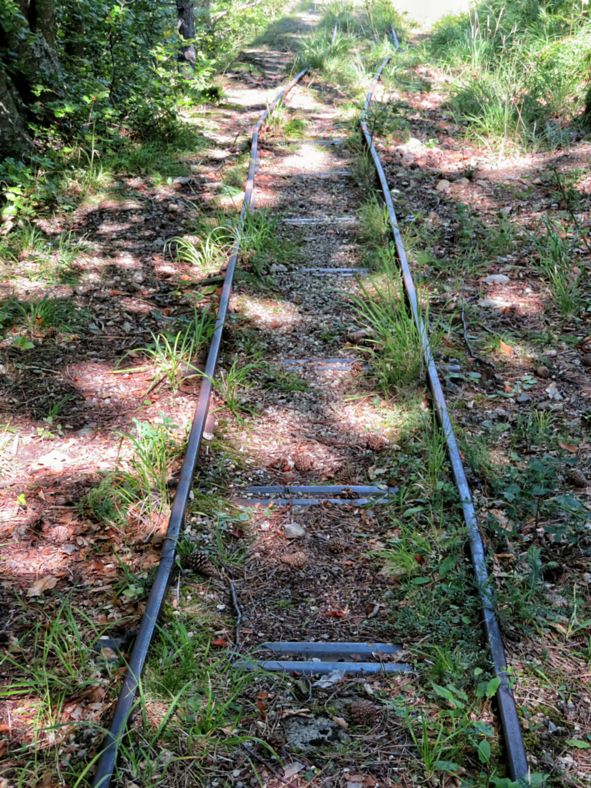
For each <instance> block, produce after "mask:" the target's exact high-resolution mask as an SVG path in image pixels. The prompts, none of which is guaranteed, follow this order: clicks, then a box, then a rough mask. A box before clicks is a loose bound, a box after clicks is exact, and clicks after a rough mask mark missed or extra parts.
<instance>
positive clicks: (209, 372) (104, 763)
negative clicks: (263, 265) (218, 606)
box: [93, 69, 307, 788]
mask: <svg viewBox="0 0 591 788" xmlns="http://www.w3.org/2000/svg"><path fill="white" fill-rule="evenodd" d="M306 71H307V69H304V70H303V71H300V73H299V74H297V75H296V76H295V77H294V79H292V80H291V82H289V83H288V84H287V85H286V86H285V87H284V88H283V89H282V90H280V91H279V93H278V94H277V95H276V96H275V98H274V100H273V101H272V103H271V104H270V105H269V106H268V107H267V109H266V110H264V111H263V112H262V113H261V116H260V118H259V120H258V122H257V124H256V125H255V127H254V129H253V132H252V138H251V148H250V164H249V168H248V177H247V180H246V189H245V193H244V202H243V203H242V209H241V211H240V217H239V221H238V228H237V233H236V240H235V241H234V245H233V248H232V254H231V256H230V259H229V261H228V266H227V268H226V275H225V278H224V284H223V287H222V293H221V296H220V303H219V307H218V313H217V319H216V324H215V329H214V333H213V338H212V340H211V345H210V348H209V354H208V356H207V362H206V364H205V369H204V372H203V380H202V383H201V389H200V391H199V399H198V401H197V407H196V409H195V413H194V416H193V423H192V426H191V432H190V434H189V440H188V443H187V448H186V451H185V456H184V459H183V464H182V467H181V472H180V477H179V483H178V487H177V490H176V494H175V496H174V501H173V504H172V511H171V515H170V520H169V522H168V529H167V532H166V538H165V540H164V544H163V546H162V552H161V555H160V563H159V565H158V570H157V573H156V577H155V579H154V583H153V585H152V588H151V590H150V595H149V597H148V601H147V604H146V609H145V612H144V615H143V617H142V620H141V623H140V628H139V631H138V634H137V637H136V639H135V643H134V646H133V650H132V652H131V656H130V658H129V664H128V667H127V673H126V675H125V679H124V682H123V688H122V690H121V693H120V695H119V699H118V701H117V706H116V708H115V713H114V715H113V720H112V722H111V727H110V729H109V732H108V733H107V737H106V747H105V748H104V750H103V752H102V753H101V756H100V759H99V763H98V768H97V771H96V774H95V777H94V781H93V786H95V788H99V787H100V788H108V786H109V785H110V784H111V780H112V778H113V772H114V771H115V766H116V763H117V756H118V753H119V746H120V744H121V741H122V739H123V737H124V735H125V731H126V729H127V723H128V720H129V716H130V714H131V712H132V710H133V705H134V702H135V697H136V694H137V690H138V686H139V682H140V679H141V675H142V672H143V669H144V666H145V664H146V659H147V656H148V650H149V648H150V644H151V642H152V639H153V637H154V633H155V631H156V627H157V623H158V618H159V616H160V611H161V609H162V605H163V603H164V599H165V596H166V591H167V589H168V585H169V582H170V578H171V575H172V572H173V569H174V566H175V559H176V550H177V544H178V540H179V535H180V533H181V529H182V527H183V523H184V519H185V512H186V509H187V503H188V501H189V495H190V492H191V486H192V484H193V476H194V473H195V469H196V466H197V462H198V457H199V449H200V447H201V439H202V437H203V432H204V429H205V421H206V419H207V413H208V410H209V402H210V398H211V393H212V389H213V376H214V374H215V370H216V366H217V361H218V356H219V352H220V344H221V341H222V334H223V330H224V323H225V320H226V314H227V311H228V304H229V301H230V294H231V291H232V283H233V280H234V273H235V270H236V265H237V262H238V256H239V253H240V238H241V235H242V231H243V229H244V223H245V220H246V215H247V213H248V212H250V210H251V208H252V194H253V189H254V176H255V172H256V166H257V162H258V144H259V134H260V132H261V130H262V129H263V127H264V125H265V123H266V121H267V118H268V117H269V115H270V114H271V113H272V112H273V110H274V109H275V108H276V107H277V105H278V104H279V102H280V101H282V99H283V98H285V96H286V95H287V94H288V93H289V91H290V90H291V89H292V88H293V87H294V86H295V85H296V84H297V83H298V82H299V81H300V79H301V78H302V77H303V76H304V74H305V73H306Z"/></svg>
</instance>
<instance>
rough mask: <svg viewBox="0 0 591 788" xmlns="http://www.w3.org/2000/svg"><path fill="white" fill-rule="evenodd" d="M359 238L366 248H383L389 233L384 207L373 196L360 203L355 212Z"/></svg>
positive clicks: (386, 212) (388, 221)
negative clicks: (357, 220)
mask: <svg viewBox="0 0 591 788" xmlns="http://www.w3.org/2000/svg"><path fill="white" fill-rule="evenodd" d="M357 216H358V219H359V237H360V239H361V240H362V241H363V242H364V244H365V245H366V246H369V247H371V248H373V249H376V248H380V249H381V248H383V247H384V241H385V240H386V238H387V237H388V235H389V233H390V220H389V218H388V211H387V210H386V206H385V205H383V203H382V202H380V200H379V199H378V198H377V197H376V196H375V195H374V196H372V197H370V198H369V199H368V200H366V201H365V202H364V203H362V205H361V207H360V208H359V211H358V212H357Z"/></svg>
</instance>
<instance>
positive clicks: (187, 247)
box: [165, 227, 232, 273]
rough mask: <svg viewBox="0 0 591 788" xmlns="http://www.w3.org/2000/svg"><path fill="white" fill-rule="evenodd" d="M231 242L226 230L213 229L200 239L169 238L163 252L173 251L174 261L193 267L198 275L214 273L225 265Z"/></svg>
mask: <svg viewBox="0 0 591 788" xmlns="http://www.w3.org/2000/svg"><path fill="white" fill-rule="evenodd" d="M231 241H232V236H231V233H230V232H229V231H228V229H227V228H225V227H215V228H214V229H213V230H210V231H209V232H208V233H207V234H206V235H205V237H204V238H202V239H195V238H186V237H175V238H170V239H169V240H168V241H167V242H166V245H165V250H167V251H168V252H169V253H171V252H173V251H174V256H175V259H176V260H179V261H180V262H183V263H188V264H189V265H193V266H195V268H197V269H198V270H199V272H200V273H215V272H216V271H219V270H220V269H221V268H222V267H223V266H224V265H225V263H226V260H227V257H228V251H229V249H230V245H231Z"/></svg>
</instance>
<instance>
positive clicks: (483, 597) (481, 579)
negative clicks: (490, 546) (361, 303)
mask: <svg viewBox="0 0 591 788" xmlns="http://www.w3.org/2000/svg"><path fill="white" fill-rule="evenodd" d="M393 43H394V46H395V48H396V49H398V46H399V44H398V39H397V38H394V37H393ZM389 60H390V58H389V57H387V58H385V59H384V61H383V62H382V63H381V65H380V67H379V69H378V71H377V72H376V75H375V78H374V81H373V83H372V86H371V89H370V91H369V93H368V94H367V97H366V99H365V105H364V108H363V112H362V114H361V130H362V133H363V137H364V140H365V143H366V145H367V149H368V151H369V153H370V155H371V158H372V160H373V163H374V166H375V169H376V173H377V176H378V179H379V183H380V187H381V191H382V196H383V198H384V202H385V205H386V209H387V212H388V218H389V221H390V227H391V229H392V236H393V238H394V244H395V247H396V254H397V256H398V263H399V266H400V271H401V274H402V280H403V284H404V291H405V295H406V299H407V302H408V305H409V308H410V311H411V314H412V317H413V319H414V322H415V325H416V327H417V330H418V332H419V336H420V341H421V347H422V351H423V357H424V360H425V365H426V367H427V378H428V381H429V386H430V389H431V393H432V396H433V402H434V405H435V411H436V413H437V418H438V421H439V424H440V426H441V429H442V431H443V435H444V437H445V442H446V444H447V453H448V457H449V461H450V464H451V467H452V472H453V476H454V479H455V483H456V488H457V490H458V493H459V496H460V501H461V504H462V510H463V515H464V522H465V524H466V528H467V531H468V540H469V545H470V556H471V560H472V566H473V568H474V575H475V578H476V584H477V587H478V593H479V596H480V603H481V607H482V614H483V621H484V628H485V631H486V636H487V640H488V647H489V651H490V657H491V660H492V664H493V668H494V672H495V676H496V677H497V678H498V679H499V681H500V685H499V688H498V690H497V693H496V702H497V706H498V713H499V718H500V721H501V728H502V731H503V739H504V742H505V751H506V754H507V764H508V766H509V771H510V774H511V778H512V779H513V780H523V779H526V778H527V777H528V774H529V767H528V763H527V755H526V752H525V746H524V744H523V737H522V733H521V726H520V723H519V717H518V714H517V707H516V705H515V698H514V696H513V692H512V690H511V685H510V681H509V677H508V674H507V660H506V657H505V647H504V645H503V637H502V635H501V629H500V627H499V622H498V619H497V614H496V609H495V600H494V592H493V588H492V581H491V578H490V576H489V573H488V569H487V566H486V555H485V549H484V543H483V541H482V535H481V533H480V529H479V527H478V520H477V517H476V509H475V507H474V502H473V500H472V493H471V491H470V486H469V484H468V480H467V478H466V472H465V470H464V465H463V463H462V459H461V456H460V452H459V449H458V444H457V441H456V436H455V433H454V430H453V426H452V423H451V419H450V416H449V411H448V408H447V402H446V400H445V395H444V393H443V388H442V386H441V381H440V379H439V374H438V372H437V367H436V365H435V360H434V358H433V353H432V351H431V345H430V343H429V336H428V333H427V329H426V327H425V323H424V321H423V318H422V316H421V309H420V305H419V300H418V297H417V291H416V287H415V284H414V281H413V277H412V272H411V269H410V265H409V262H408V257H407V255H406V250H405V248H404V243H403V241H402V236H401V234H400V229H399V227H398V219H397V217H396V211H395V209H394V202H393V200H392V194H391V192H390V187H389V185H388V179H387V178H386V174H385V172H384V168H383V165H382V161H381V159H380V156H379V154H378V152H377V150H376V147H375V145H374V143H373V135H372V133H371V130H370V128H369V126H368V123H367V115H368V111H369V108H370V106H371V103H372V101H373V99H374V95H375V91H376V87H377V85H378V82H379V80H380V77H381V75H382V71H383V70H384V68H385V67H386V65H387V63H388V62H389Z"/></svg>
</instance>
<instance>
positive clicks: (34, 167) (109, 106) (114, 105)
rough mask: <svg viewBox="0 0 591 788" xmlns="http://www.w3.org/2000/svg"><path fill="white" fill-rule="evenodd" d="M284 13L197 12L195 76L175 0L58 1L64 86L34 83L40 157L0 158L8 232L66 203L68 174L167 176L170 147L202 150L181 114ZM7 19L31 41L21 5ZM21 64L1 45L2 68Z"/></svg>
mask: <svg viewBox="0 0 591 788" xmlns="http://www.w3.org/2000/svg"><path fill="white" fill-rule="evenodd" d="M279 10H280V4H279V3H278V1H277V0H261V1H260V2H256V3H245V4H236V3H232V2H230V1H229V0H212V2H211V4H210V7H209V9H208V13H203V12H201V13H200V12H199V9H198V8H197V12H196V39H195V52H196V64H195V69H194V70H191V69H190V68H189V67H188V66H186V65H182V64H181V63H180V61H179V52H180V49H181V40H180V38H179V33H178V30H177V16H176V7H175V4H174V3H154V2H152V1H151V0H134V2H126V0H63V2H60V3H57V4H56V19H55V28H56V29H55V45H54V52H53V55H54V57H53V60H52V62H55V66H56V68H57V67H58V64H59V73H60V74H61V75H63V85H62V87H61V88H60V89H59V90H58V89H57V88H56V86H55V85H43V84H42V78H41V76H39V78H38V82H39V84H38V85H32V86H30V90H31V91H32V92H33V94H34V96H33V98H32V100H31V102H30V103H28V104H27V107H26V111H27V114H26V120H27V121H28V126H29V128H28V132H29V134H30V136H31V137H32V138H33V139H34V142H35V146H34V148H33V150H32V154H31V156H30V157H29V159H28V161H27V163H23V162H19V161H17V160H15V159H10V158H9V159H6V160H4V161H2V162H0V190H1V191H2V197H1V199H0V212H1V216H0V218H1V220H2V221H3V222H4V223H5V226H6V227H7V228H8V229H10V228H11V227H12V226H13V224H14V221H15V219H17V218H26V217H31V216H33V215H34V213H35V211H36V210H37V209H38V208H39V207H40V206H43V205H46V204H52V205H53V204H54V203H60V202H62V201H63V191H64V185H65V183H66V182H67V181H68V174H69V175H70V176H71V179H72V180H73V181H74V182H75V183H76V184H78V185H79V186H82V187H86V186H88V183H87V180H88V178H87V177H86V176H87V175H88V177H89V178H90V179H91V180H92V179H93V178H94V179H96V177H97V175H100V174H101V173H103V172H110V171H125V172H126V173H128V174H129V173H134V172H138V173H142V174H143V173H145V172H151V171H152V170H156V171H159V172H160V171H161V170H162V167H161V163H160V162H161V159H162V154H163V148H164V149H166V148H167V147H170V146H173V147H176V148H177V149H182V147H183V146H187V147H191V148H193V149H194V147H195V145H194V144H193V143H192V142H189V140H188V127H187V125H186V124H184V123H183V122H182V121H181V119H180V112H181V110H183V109H186V108H187V107H189V106H191V105H195V104H196V103H199V102H201V101H203V100H211V99H212V97H213V96H214V94H215V93H216V90H217V89H216V87H215V85H213V79H214V77H215V75H216V73H218V72H219V71H220V70H221V69H223V68H226V67H227V66H228V65H229V63H230V62H231V60H232V59H233V58H234V57H235V55H236V53H237V52H238V51H239V49H240V48H241V47H242V46H243V45H244V43H245V42H246V41H247V40H249V38H252V37H254V35H255V34H256V32H257V30H258V28H259V27H260V26H261V24H263V23H267V22H268V19H269V17H271V18H272V17H273V15H274V14H275V13H276V12H278V11H279ZM0 18H1V19H2V28H3V30H4V31H7V32H9V31H10V30H11V29H12V28H14V29H15V30H16V29H18V30H19V31H20V30H21V28H22V35H21V33H20V32H19V34H18V35H21V38H22V36H25V37H26V35H27V30H28V28H27V20H26V19H25V18H24V16H23V15H22V14H21V12H20V11H19V9H18V5H17V3H16V2H14V0H2V5H1V6H0ZM32 41H33V38H31V42H32ZM19 58H20V60H19ZM21 61H22V56H21V55H20V54H19V53H16V52H13V51H11V50H10V49H7V48H6V44H5V43H4V42H0V63H1V64H2V67H5V68H6V69H7V71H8V72H9V73H12V71H13V67H14V69H16V71H17V73H18V69H19V68H20V67H21V66H22V65H23V63H22V62H21ZM166 153H167V155H165V156H164V159H165V164H170V160H171V156H170V155H169V153H170V151H167V152H166ZM171 166H172V165H171ZM175 166H176V167H178V163H177V164H176V165H175ZM168 169H169V170H170V167H168ZM80 170H82V171H83V172H84V175H82V177H81V173H80ZM167 174H168V175H170V174H172V175H175V174H183V173H182V172H172V173H171V172H168V173H167Z"/></svg>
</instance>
